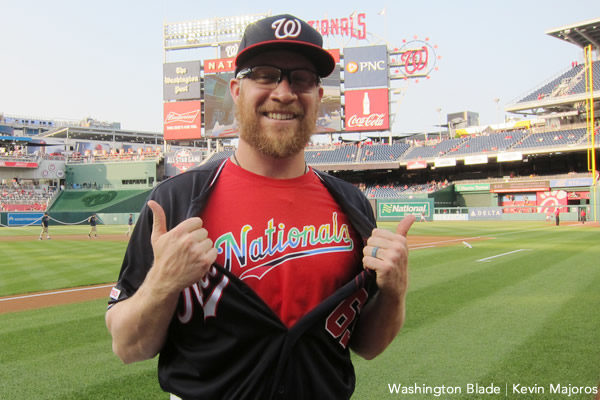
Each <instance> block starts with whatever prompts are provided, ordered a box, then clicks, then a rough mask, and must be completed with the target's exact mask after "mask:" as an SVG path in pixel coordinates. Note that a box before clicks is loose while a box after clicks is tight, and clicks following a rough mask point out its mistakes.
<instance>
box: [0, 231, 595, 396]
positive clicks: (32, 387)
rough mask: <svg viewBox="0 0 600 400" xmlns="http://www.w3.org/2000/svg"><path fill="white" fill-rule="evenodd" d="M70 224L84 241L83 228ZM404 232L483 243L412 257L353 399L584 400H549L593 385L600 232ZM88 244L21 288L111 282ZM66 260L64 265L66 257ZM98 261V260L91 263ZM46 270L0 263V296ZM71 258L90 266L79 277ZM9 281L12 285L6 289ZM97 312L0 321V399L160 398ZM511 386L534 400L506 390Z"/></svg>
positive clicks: (116, 254) (113, 249)
mask: <svg viewBox="0 0 600 400" xmlns="http://www.w3.org/2000/svg"><path fill="white" fill-rule="evenodd" d="M385 227H388V228H389V227H391V224H386V225H385ZM80 228H84V230H83V232H84V234H86V235H87V230H85V227H80ZM103 228H104V227H101V228H100V229H103ZM106 228H108V227H106ZM115 229H119V230H120V231H121V232H122V231H123V230H124V228H121V227H118V228H115ZM2 231H4V229H0V234H2V233H3V232H2ZM37 233H39V231H37V230H36V234H37ZM410 233H411V234H415V235H431V236H432V237H435V236H436V235H438V236H448V235H461V236H464V237H468V238H478V237H482V238H484V239H486V240H479V239H467V242H468V243H470V244H471V245H472V248H468V247H466V246H465V245H463V244H462V243H461V242H460V241H459V242H458V243H456V244H454V245H450V246H446V247H438V248H425V249H418V250H413V251H412V252H411V254H410V287H409V293H408V308H407V321H406V324H405V327H404V329H403V330H402V332H401V333H400V335H399V336H398V337H397V339H396V340H395V341H394V343H392V345H391V346H390V348H389V349H388V350H387V351H386V352H385V353H384V354H383V355H381V356H380V357H378V358H376V359H375V360H372V361H364V360H362V359H359V358H358V357H354V359H355V367H356V371H357V388H356V392H355V395H354V397H353V399H361V400H362V399H387V398H389V399H392V398H395V399H397V398H402V399H411V400H412V399H501V398H509V399H565V400H571V399H592V398H593V397H594V396H593V395H589V394H588V395H586V394H579V393H575V394H572V395H571V396H568V394H566V393H565V394H560V393H558V394H557V393H554V394H552V393H550V385H551V384H552V385H553V387H554V388H556V387H557V385H559V384H560V385H563V387H566V388H567V390H568V388H573V387H579V386H583V387H596V386H597V385H598V382H599V381H600V334H599V332H600V318H599V317H598V310H599V309H600V265H599V264H600V263H599V262H598V260H599V259H600V244H599V241H598V239H599V238H600V229H599V228H597V227H595V228H594V227H590V226H579V225H576V226H560V227H555V226H552V225H549V224H544V223H541V222H531V223H528V222H518V223H516V222H494V223H488V222H469V223H463V222H434V223H418V224H416V225H415V226H414V227H413V229H411V232H410ZM432 240H435V238H434V239H432ZM5 243H6V242H0V255H4V254H6V253H5V252H6V251H8V250H7V247H6V246H5ZM14 243H15V242H10V245H11V246H12V245H14ZM80 243H81V242H76V243H75V242H74V243H72V246H73V247H76V246H77V245H78V244H80ZM85 243H87V242H85ZM31 245H32V246H34V247H33V248H35V245H38V246H40V245H41V246H49V245H51V242H39V241H34V242H33V243H31ZM52 245H54V244H52ZM91 245H92V248H87V249H85V250H84V251H83V252H78V255H75V254H74V252H75V248H71V249H62V250H61V249H54V250H53V251H54V252H56V253H58V254H60V252H62V253H63V258H62V264H63V267H62V268H59V267H58V265H60V263H57V265H56V266H55V267H52V269H50V271H51V272H50V273H47V274H46V275H45V278H44V279H41V280H39V279H36V278H34V279H32V282H29V283H27V282H25V281H23V282H21V283H20V284H22V285H24V287H29V288H30V289H31V290H36V289H35V287H36V285H39V284H44V285H48V284H47V282H49V281H53V282H55V283H56V284H58V286H63V284H64V281H65V279H66V280H68V278H65V277H60V278H57V277H54V276H53V275H54V272H53V271H54V270H56V271H57V272H56V274H58V275H66V276H70V275H72V276H79V277H78V278H76V281H77V282H81V281H84V280H85V279H90V281H88V282H87V283H100V282H107V281H111V280H114V279H116V275H117V274H118V270H119V265H120V261H121V257H122V252H123V250H124V247H125V243H124V242H114V243H111V242H100V241H92V242H91ZM94 246H99V247H94ZM26 251H28V250H26ZM41 254H42V256H43V255H44V254H47V252H46V251H44V252H41ZM65 254H66V255H68V257H69V258H68V259H67V260H73V262H69V261H65V258H64V255H65ZM91 254H94V256H90V255H91ZM5 258H6V257H1V259H0V262H4V261H3V260H5ZM59 259H60V257H59ZM97 259H103V261H102V262H101V261H98V262H97V263H95V264H93V265H92V264H91V263H93V260H97ZM44 262H45V260H44V258H42V261H40V260H38V261H32V260H28V261H27V263H26V264H25V265H22V264H21V263H19V264H18V265H17V264H10V263H8V264H6V263H5V264H2V266H1V267H0V287H1V288H2V290H6V289H4V280H5V279H6V277H7V276H9V277H11V276H13V275H12V274H15V273H17V274H18V271H22V270H24V269H27V270H28V269H29V268H30V267H32V265H31V264H34V265H35V264H37V265H40V264H41V265H43V264H44ZM82 263H90V264H89V265H88V267H86V268H81V267H80V266H81V264H82ZM63 268H64V269H63ZM90 269H91V270H92V271H90ZM95 269H98V270H99V272H94V271H93V270H95ZM7 270H8V271H7ZM11 270H12V272H11ZM45 270H48V268H46V269H45ZM69 270H71V272H69ZM40 271H43V270H38V272H40ZM31 273H32V276H35V272H31ZM96 274H97V275H96ZM11 279H14V278H11ZM34 281H37V283H36V282H34ZM77 284H79V283H77ZM18 285H19V284H17V283H13V284H12V286H10V290H11V291H14V290H16V289H15V287H16V286H18ZM68 285H70V283H69V284H68ZM45 288H48V287H47V286H46V287H43V288H42V287H39V288H38V289H45ZM105 305H106V302H105V301H104V300H100V301H93V302H87V303H82V304H73V305H67V306H58V307H52V308H47V309H41V310H34V311H23V312H18V313H10V314H0V346H1V350H0V382H2V383H1V386H0V398H1V399H4V398H7V399H112V398H115V399H155V398H156V399H166V398H168V396H167V395H166V394H164V393H161V392H160V389H159V388H158V384H157V382H156V371H155V369H156V361H155V360H151V361H148V362H144V363H137V364H133V365H128V366H123V365H121V364H120V362H119V361H118V360H117V359H116V357H115V356H114V355H112V353H111V350H110V338H109V335H108V333H107V332H106V328H105V326H104V319H103V317H104V310H105ZM0 307H1V303H0ZM476 383H477V384H479V385H480V386H484V387H485V386H488V387H489V386H490V385H492V384H493V385H496V386H497V387H498V388H499V390H500V393H499V394H496V395H490V394H487V395H485V394H483V395H482V394H480V395H470V394H467V393H466V391H467V385H469V384H476ZM394 384H395V385H396V388H398V386H397V385H399V384H401V385H403V386H408V387H413V388H414V386H417V387H419V388H423V387H426V388H432V390H434V389H436V388H437V389H438V390H439V388H440V387H441V386H442V385H445V386H446V387H448V386H452V387H458V388H459V389H460V390H461V391H462V393H460V394H453V395H442V396H439V397H437V396H434V395H433V394H428V395H414V394H392V393H390V385H394ZM514 385H519V386H517V387H516V388H518V389H525V388H528V389H530V390H534V391H538V392H539V391H541V389H544V392H545V393H535V394H518V393H514V392H513V389H514Z"/></svg>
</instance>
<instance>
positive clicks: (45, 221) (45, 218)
mask: <svg viewBox="0 0 600 400" xmlns="http://www.w3.org/2000/svg"><path fill="white" fill-rule="evenodd" d="M49 220H50V217H49V216H48V213H47V212H45V213H44V215H43V216H42V221H41V225H42V231H41V232H40V240H43V239H42V236H44V235H46V240H50V234H49V233H48V222H49Z"/></svg>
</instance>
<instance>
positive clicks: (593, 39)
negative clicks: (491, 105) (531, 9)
mask: <svg viewBox="0 0 600 400" xmlns="http://www.w3.org/2000/svg"><path fill="white" fill-rule="evenodd" d="M546 34H547V35H549V36H552V37H555V38H557V39H560V40H564V41H566V42H568V43H571V44H574V45H575V46H577V47H580V48H581V50H582V52H583V49H584V48H585V47H587V46H589V45H591V46H592V49H593V52H595V53H596V54H600V18H595V19H591V20H587V21H583V22H579V23H575V24H571V25H566V26H563V27H560V28H555V29H550V30H548V31H546ZM594 63H600V60H597V61H594ZM582 67H583V66H582V65H576V66H575V67H573V68H571V71H566V72H563V74H561V75H560V76H559V77H558V78H555V79H554V80H553V79H550V80H549V81H548V82H546V84H545V85H542V86H541V87H539V88H535V89H532V90H531V91H530V93H529V94H528V95H527V96H524V97H522V98H520V99H518V100H516V101H515V102H514V103H513V104H509V105H507V106H506V107H505V111H507V112H511V113H515V114H524V115H536V116H538V117H542V118H543V117H548V116H550V117H569V116H578V115H583V114H585V109H584V107H583V104H584V103H585V101H586V99H587V98H588V97H589V95H588V94H587V93H586V92H585V91H584V90H581V88H580V89H579V91H571V89H572V88H574V87H576V85H577V83H578V82H579V81H581V80H582V79H583V73H584V70H583V68H582ZM598 82H600V77H597V78H596V79H595V80H594V94H593V96H594V98H595V99H596V100H597V99H600V92H599V91H598V89H597V88H598V86H599V85H598ZM579 86H581V85H579ZM536 94H538V95H537V96H536Z"/></svg>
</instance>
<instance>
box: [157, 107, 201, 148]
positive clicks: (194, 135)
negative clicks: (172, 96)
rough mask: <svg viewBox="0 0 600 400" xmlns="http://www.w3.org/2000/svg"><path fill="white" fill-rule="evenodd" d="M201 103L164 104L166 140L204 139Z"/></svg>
mask: <svg viewBox="0 0 600 400" xmlns="http://www.w3.org/2000/svg"><path fill="white" fill-rule="evenodd" d="M201 110H202V106H201V104H200V101H175V102H171V103H164V120H163V126H164V136H165V140H184V139H200V138H201V137H202V114H201Z"/></svg>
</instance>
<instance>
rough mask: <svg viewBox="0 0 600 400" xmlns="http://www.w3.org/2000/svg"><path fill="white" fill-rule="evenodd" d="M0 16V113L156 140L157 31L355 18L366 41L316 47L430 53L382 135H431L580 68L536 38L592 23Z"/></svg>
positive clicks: (468, 9) (401, 15)
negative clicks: (455, 118) (450, 117)
mask: <svg viewBox="0 0 600 400" xmlns="http://www.w3.org/2000/svg"><path fill="white" fill-rule="evenodd" d="M1 9H2V23H1V24H0V38H1V40H0V113H3V114H5V115H9V116H24V117H25V116H26V117H34V118H43V119H63V120H74V121H78V120H82V119H85V118H87V117H91V118H94V119H96V120H99V121H107V122H120V123H121V128H122V129H127V130H138V131H145V132H162V113H163V110H162V108H163V106H162V103H163V99H162V96H163V93H162V64H163V61H164V52H163V44H162V29H163V24H164V23H177V22H184V21H194V20H200V19H205V18H215V17H227V16H239V15H245V14H257V13H268V12H270V13H271V14H272V15H275V14H281V13H291V14H293V15H295V16H297V17H300V18H302V19H305V20H319V19H330V18H344V17H348V16H350V15H351V14H352V13H354V12H359V13H365V14H366V26H367V32H368V35H367V40H363V41H351V42H348V41H347V39H344V38H341V37H338V38H330V39H326V40H325V42H326V45H328V46H329V47H343V46H347V47H353V46H362V45H373V44H383V43H385V42H387V43H388V45H389V46H390V47H401V46H402V44H403V41H410V40H414V39H417V40H424V41H427V42H428V43H430V44H431V45H432V46H436V47H435V49H436V55H437V56H438V57H439V59H438V60H437V70H434V71H432V72H431V74H430V77H429V79H419V80H418V81H417V80H408V81H393V82H392V88H395V89H398V90H397V92H398V93H399V94H398V95H397V96H396V101H395V102H394V103H393V104H392V105H391V109H390V112H391V114H394V115H395V116H394V123H393V125H392V132H393V133H395V134H408V133H418V132H434V131H436V130H437V129H439V128H438V127H437V125H438V124H440V123H445V122H446V114H448V113H454V112H461V111H472V112H476V113H479V119H480V124H482V125H486V124H496V123H500V122H502V121H503V120H504V118H505V117H506V116H507V115H508V114H505V112H504V107H505V106H506V105H509V104H512V103H514V102H515V101H516V100H518V99H519V98H521V97H523V96H524V95H526V94H528V93H530V92H531V91H532V90H534V89H535V88H536V87H538V86H540V85H541V84H543V83H545V82H546V81H548V80H549V79H551V78H554V77H556V76H558V75H559V74H560V73H562V72H565V71H566V70H567V69H568V68H569V67H570V66H571V62H572V61H579V62H583V52H582V50H581V49H580V48H578V47H577V46H575V45H572V44H569V43H567V42H564V41H562V40H559V39H556V38H553V37H551V36H549V35H547V34H546V33H545V32H546V31H548V30H551V29H554V28H559V27H563V26H566V25H571V24H575V23H578V22H582V21H587V20H591V19H596V18H599V17H600V2H599V1H598V0H574V1H570V2H568V1H564V0H540V1H530V0H519V1H517V0H503V1H484V0H478V1H475V0H454V1H445V0H430V1H410V2H409V1H404V0H394V1H391V0H386V1H379V0H370V1H368V2H366V1H353V0H347V1H338V0H330V1H322V0H321V1H316V0H303V1H298V2H281V1H277V2H275V1H261V0H255V1H248V0H228V1H206V0H195V1H191V0H143V1H141V0H131V1H123V0H103V1H88V0H53V1H47V0H18V1H16V0H2V7H1ZM382 11H383V12H382ZM213 51H214V50H213ZM206 58H216V57H214V55H213V54H212V53H211V54H210V55H207V56H206Z"/></svg>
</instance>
